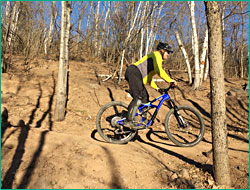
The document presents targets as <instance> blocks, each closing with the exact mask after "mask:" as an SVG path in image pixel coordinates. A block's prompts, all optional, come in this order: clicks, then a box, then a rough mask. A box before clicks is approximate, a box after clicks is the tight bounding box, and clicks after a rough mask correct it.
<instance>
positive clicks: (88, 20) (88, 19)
mask: <svg viewBox="0 0 250 190" xmlns="http://www.w3.org/2000/svg"><path fill="white" fill-rule="evenodd" d="M92 9H93V11H94V8H93V1H90V10H89V15H88V18H87V26H86V36H87V35H88V33H89V26H90V19H91V12H92Z"/></svg>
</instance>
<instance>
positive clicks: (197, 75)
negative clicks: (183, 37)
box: [188, 1, 200, 89]
mask: <svg viewBox="0 0 250 190" xmlns="http://www.w3.org/2000/svg"><path fill="white" fill-rule="evenodd" d="M188 4H189V8H190V15H191V24H192V36H193V38H192V39H193V54H194V70H195V71H194V84H193V87H194V89H198V88H199V87H200V64H199V44H198V37H197V29H196V23H195V11H194V7H195V2H194V1H190V2H189V3H188Z"/></svg>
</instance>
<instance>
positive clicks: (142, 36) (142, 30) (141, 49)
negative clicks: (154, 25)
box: [140, 28, 144, 59]
mask: <svg viewBox="0 0 250 190" xmlns="http://www.w3.org/2000/svg"><path fill="white" fill-rule="evenodd" d="M143 38H144V29H143V28H142V29H141V46H140V59H141V58H142V56H143V55H142V51H143V40H144V39H143Z"/></svg>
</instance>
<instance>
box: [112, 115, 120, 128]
mask: <svg viewBox="0 0 250 190" xmlns="http://www.w3.org/2000/svg"><path fill="white" fill-rule="evenodd" d="M119 120H121V117H119V116H115V117H113V118H112V120H111V126H112V127H117V126H119V124H118V121H119Z"/></svg>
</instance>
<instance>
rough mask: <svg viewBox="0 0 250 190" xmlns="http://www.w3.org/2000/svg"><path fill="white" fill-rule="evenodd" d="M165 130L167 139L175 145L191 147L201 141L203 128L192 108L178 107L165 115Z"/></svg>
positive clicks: (197, 114) (201, 121)
mask: <svg viewBox="0 0 250 190" xmlns="http://www.w3.org/2000/svg"><path fill="white" fill-rule="evenodd" d="M180 120H181V122H180ZM165 130H166V133H167V135H168V137H169V139H170V140H171V141H172V142H173V143H175V144H176V145H178V146H180V147H192V146H194V145H196V144H198V143H199V142H200V141H201V140H202V138H203V136H204V133H205V126H204V122H203V119H202V117H201V115H200V114H199V112H198V111H196V110H195V109H194V108H192V107H189V106H178V107H177V109H176V110H175V109H171V110H170V111H169V113H168V114H167V116H166V119H165Z"/></svg>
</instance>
